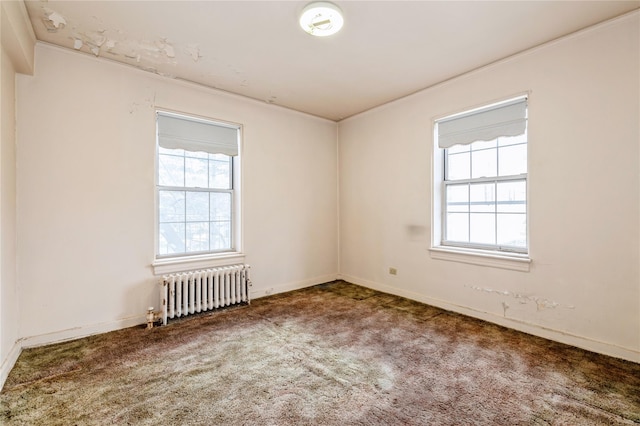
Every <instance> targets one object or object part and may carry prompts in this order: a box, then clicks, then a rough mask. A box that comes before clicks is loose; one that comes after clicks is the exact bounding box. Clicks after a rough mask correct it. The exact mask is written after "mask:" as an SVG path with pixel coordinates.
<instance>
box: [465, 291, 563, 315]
mask: <svg viewBox="0 0 640 426" xmlns="http://www.w3.org/2000/svg"><path fill="white" fill-rule="evenodd" d="M465 287H469V288H471V289H472V290H476V291H482V292H484V293H491V294H497V295H500V296H505V297H509V298H512V299H515V300H516V301H518V303H520V304H521V305H526V304H528V303H535V305H536V310H537V311H542V310H544V309H555V308H565V309H575V306H573V305H565V304H562V303H558V302H555V301H553V300H549V299H545V298H542V297H539V296H535V295H530V294H522V293H514V292H510V291H507V290H495V289H492V288H487V287H477V286H465ZM509 307H510V306H509V305H508V304H507V303H506V302H505V301H503V302H502V309H503V311H504V316H505V317H506V316H507V309H509Z"/></svg>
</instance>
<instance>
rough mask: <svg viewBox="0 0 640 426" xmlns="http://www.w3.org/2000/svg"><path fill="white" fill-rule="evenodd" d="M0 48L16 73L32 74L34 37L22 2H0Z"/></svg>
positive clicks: (20, 0)
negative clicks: (0, 35)
mask: <svg viewBox="0 0 640 426" xmlns="http://www.w3.org/2000/svg"><path fill="white" fill-rule="evenodd" d="M0 8H1V9H2V12H1V19H2V25H1V28H2V30H1V34H2V48H3V50H6V52H7V53H8V55H9V57H10V58H11V61H12V62H13V66H14V67H15V70H16V72H18V73H21V74H33V69H34V63H35V45H36V35H35V32H34V31H33V27H32V26H31V21H30V20H29V15H28V14H27V9H26V7H25V5H24V2H23V1H22V0H19V1H3V2H0Z"/></svg>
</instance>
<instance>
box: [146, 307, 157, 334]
mask: <svg viewBox="0 0 640 426" xmlns="http://www.w3.org/2000/svg"><path fill="white" fill-rule="evenodd" d="M155 317H156V315H155V312H153V306H150V307H149V309H147V329H150V328H153V323H154V322H155Z"/></svg>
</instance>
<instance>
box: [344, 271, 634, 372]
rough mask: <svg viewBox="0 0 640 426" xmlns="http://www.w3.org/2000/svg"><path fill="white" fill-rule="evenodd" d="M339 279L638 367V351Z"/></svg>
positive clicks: (351, 278)
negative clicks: (617, 359)
mask: <svg viewBox="0 0 640 426" xmlns="http://www.w3.org/2000/svg"><path fill="white" fill-rule="evenodd" d="M341 279H343V280H344V281H347V282H350V283H353V284H357V285H361V286H363V287H367V288H370V289H372V290H378V291H382V292H384V293H389V294H394V295H396V296H401V297H406V298H407V299H411V300H416V301H418V302H422V303H425V304H427V305H431V306H435V307H438V308H441V309H444V310H447V311H452V312H456V313H459V314H463V315H467V316H470V317H473V318H477V319H481V320H483V321H487V322H491V323H494V324H498V325H501V326H503V327H507V328H511V329H514V330H517V331H522V332H524V333H527V334H531V335H534V336H538V337H542V338H544V339H548V340H553V341H555V342H559V343H564V344H567V345H571V346H575V347H577V348H580V349H585V350H588V351H591V352H597V353H600V354H603V355H608V356H612V357H615V358H621V359H624V360H627V361H632V362H636V363H640V351H637V350H633V349H630V348H624V347H621V346H616V345H612V344H610V343H606V342H600V341H597V340H593V339H590V338H588V337H583V336H577V335H574V334H571V333H567V332H564V331H561V330H555V329H551V328H547V327H541V326H539V325H536V324H532V323H528V322H526V321H521V320H518V319H514V318H505V317H502V316H499V315H495V314H492V313H488V312H483V311H479V310H475V309H473V308H469V307H465V306H459V305H456V304H453V303H449V302H446V301H443V300H439V299H434V298H431V297H428V296H425V295H423V294H419V293H415V292H412V291H407V290H403V289H399V288H396V287H391V286H388V285H385V284H380V283H376V282H373V281H369V280H365V279H362V278H358V277H354V276H350V275H342V276H341Z"/></svg>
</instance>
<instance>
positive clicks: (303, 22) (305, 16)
mask: <svg viewBox="0 0 640 426" xmlns="http://www.w3.org/2000/svg"><path fill="white" fill-rule="evenodd" d="M343 24H344V19H343V18H342V12H341V11H340V9H338V7H337V6H336V5H334V4H331V3H329V2H324V1H319V2H315V3H310V4H309V5H307V7H305V8H304V9H303V10H302V15H300V26H301V27H302V29H303V30H304V31H306V32H307V33H309V34H311V35H313V36H318V37H324V36H330V35H331V34H335V33H337V32H338V31H340V29H341V28H342V25H343Z"/></svg>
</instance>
